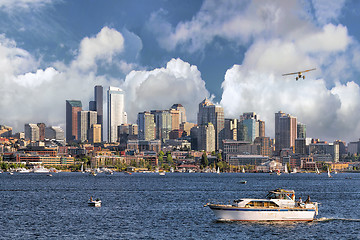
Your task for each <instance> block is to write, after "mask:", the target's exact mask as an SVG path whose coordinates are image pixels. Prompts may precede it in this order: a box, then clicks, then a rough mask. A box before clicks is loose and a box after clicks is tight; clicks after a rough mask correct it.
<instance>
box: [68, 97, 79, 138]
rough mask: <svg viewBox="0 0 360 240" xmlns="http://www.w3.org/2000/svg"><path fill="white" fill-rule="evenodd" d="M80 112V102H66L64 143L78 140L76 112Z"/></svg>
mask: <svg viewBox="0 0 360 240" xmlns="http://www.w3.org/2000/svg"><path fill="white" fill-rule="evenodd" d="M80 111H82V104H81V101H78V100H66V141H67V142H72V141H74V140H76V139H78V120H77V117H78V112H80Z"/></svg>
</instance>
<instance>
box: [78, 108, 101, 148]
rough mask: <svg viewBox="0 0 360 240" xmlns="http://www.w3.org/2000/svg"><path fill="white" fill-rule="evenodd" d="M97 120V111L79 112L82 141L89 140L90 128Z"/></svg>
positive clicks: (80, 138) (79, 137)
mask: <svg viewBox="0 0 360 240" xmlns="http://www.w3.org/2000/svg"><path fill="white" fill-rule="evenodd" d="M96 122H97V113H96V112H95V111H80V112H78V139H77V140H79V141H80V142H85V141H86V140H89V135H90V129H91V128H92V125H94V124H96Z"/></svg>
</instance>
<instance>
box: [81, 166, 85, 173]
mask: <svg viewBox="0 0 360 240" xmlns="http://www.w3.org/2000/svg"><path fill="white" fill-rule="evenodd" d="M80 171H81V173H85V172H84V164H81V170H80Z"/></svg>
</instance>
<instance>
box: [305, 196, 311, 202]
mask: <svg viewBox="0 0 360 240" xmlns="http://www.w3.org/2000/svg"><path fill="white" fill-rule="evenodd" d="M305 203H310V196H309V195H308V196H307V199H306V200H305Z"/></svg>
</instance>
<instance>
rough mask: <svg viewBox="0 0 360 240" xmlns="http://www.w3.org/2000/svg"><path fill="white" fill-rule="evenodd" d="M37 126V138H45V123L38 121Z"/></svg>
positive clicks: (42, 139) (41, 139)
mask: <svg viewBox="0 0 360 240" xmlns="http://www.w3.org/2000/svg"><path fill="white" fill-rule="evenodd" d="M37 126H38V127H39V140H40V141H44V140H45V127H46V126H45V123H38V124H37Z"/></svg>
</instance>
